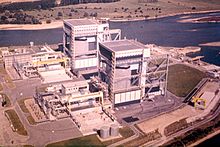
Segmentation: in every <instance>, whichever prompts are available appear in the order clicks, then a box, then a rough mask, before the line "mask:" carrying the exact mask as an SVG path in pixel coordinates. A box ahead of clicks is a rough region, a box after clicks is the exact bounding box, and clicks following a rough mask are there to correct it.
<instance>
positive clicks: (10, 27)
mask: <svg viewBox="0 0 220 147" xmlns="http://www.w3.org/2000/svg"><path fill="white" fill-rule="evenodd" d="M214 12H220V10H210V11H198V12H183V13H175V14H169V15H163V16H158V17H149V18H133V19H110V20H109V21H111V22H127V21H141V20H154V19H160V18H166V17H171V16H177V15H183V14H203V13H214ZM62 26H63V21H62V20H57V21H52V22H51V23H49V24H48V23H46V22H43V23H42V24H1V25H0V30H43V29H55V28H61V27H62Z"/></svg>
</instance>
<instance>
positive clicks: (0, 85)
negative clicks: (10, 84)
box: [0, 83, 3, 91]
mask: <svg viewBox="0 0 220 147" xmlns="http://www.w3.org/2000/svg"><path fill="white" fill-rule="evenodd" d="M2 90H3V87H2V84H1V83H0V91H2Z"/></svg>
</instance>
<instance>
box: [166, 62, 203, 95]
mask: <svg viewBox="0 0 220 147" xmlns="http://www.w3.org/2000/svg"><path fill="white" fill-rule="evenodd" d="M204 77H205V74H204V73H203V72H201V71H199V70H197V69H194V68H191V67H189V66H186V65H182V64H176V65H172V66H170V67H169V73H168V85H167V86H168V90H169V91H170V92H172V93H173V94H175V95H176V96H179V97H185V96H186V95H187V94H188V93H189V92H190V91H191V90H192V89H193V88H194V87H195V86H196V85H197V84H198V83H199V82H200V81H201V80H202V78H204Z"/></svg>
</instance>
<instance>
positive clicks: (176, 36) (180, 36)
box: [0, 12, 220, 65]
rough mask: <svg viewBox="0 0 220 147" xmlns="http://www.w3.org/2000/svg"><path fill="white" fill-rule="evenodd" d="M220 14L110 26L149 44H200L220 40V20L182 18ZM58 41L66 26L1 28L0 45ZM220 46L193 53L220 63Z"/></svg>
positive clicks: (199, 15) (112, 24)
mask: <svg viewBox="0 0 220 147" xmlns="http://www.w3.org/2000/svg"><path fill="white" fill-rule="evenodd" d="M211 15H212V16H220V12H216V13H206V14H183V15H177V16H171V17H166V18H160V19H157V20H143V21H133V22H110V28H119V29H121V30H122V36H123V37H124V36H126V37H127V38H128V39H137V40H138V41H140V42H142V43H144V44H147V43H153V44H156V45H160V46H173V47H184V46H198V45H199V44H201V43H208V42H216V41H220V23H191V22H188V23H180V22H178V21H179V20H182V19H184V17H188V18H187V19H191V18H196V17H204V16H211ZM30 41H33V42H34V43H35V44H44V43H47V44H56V43H60V42H62V28H56V29H48V30H0V46H12V45H29V42H30ZM219 52H220V47H207V46H203V47H202V50H201V52H199V53H196V54H193V55H191V56H196V55H203V56H205V58H203V59H202V60H204V61H206V62H209V63H213V64H216V65H220V54H219Z"/></svg>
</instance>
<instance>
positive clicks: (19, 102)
mask: <svg viewBox="0 0 220 147" xmlns="http://www.w3.org/2000/svg"><path fill="white" fill-rule="evenodd" d="M25 100H26V99H20V100H18V105H19V106H20V108H21V110H22V111H23V112H24V113H29V111H28V109H27V107H26V106H25V103H24V101H25Z"/></svg>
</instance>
